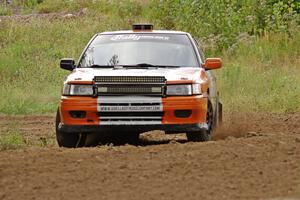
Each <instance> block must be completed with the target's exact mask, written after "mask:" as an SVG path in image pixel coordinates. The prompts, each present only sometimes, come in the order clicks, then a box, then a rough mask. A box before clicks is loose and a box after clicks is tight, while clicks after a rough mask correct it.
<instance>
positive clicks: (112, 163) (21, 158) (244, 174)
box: [0, 113, 300, 200]
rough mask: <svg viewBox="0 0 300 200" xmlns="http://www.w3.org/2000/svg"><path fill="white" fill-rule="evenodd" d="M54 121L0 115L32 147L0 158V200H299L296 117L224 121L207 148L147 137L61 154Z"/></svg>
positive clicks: (0, 126)
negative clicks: (135, 143) (43, 143)
mask: <svg viewBox="0 0 300 200" xmlns="http://www.w3.org/2000/svg"><path fill="white" fill-rule="evenodd" d="M53 121H54V120H53V116H49V117H48V116H43V117H40V116H32V117H0V132H1V134H4V133H5V132H6V131H8V130H9V129H10V128H11V127H12V126H14V127H13V128H14V129H16V130H19V131H20V132H21V133H22V134H23V135H24V138H25V139H26V140H28V141H31V144H32V145H31V147H29V148H25V149H22V150H10V151H1V152H0V188H1V189H0V199H20V198H22V199H270V200H271V199H300V156H299V155H300V125H299V122H300V114H299V113H291V114H287V115H276V114H249V113H248V114H247V115H242V116H237V115H229V116H226V119H225V121H226V123H225V124H224V126H223V128H222V129H220V130H219V131H218V134H216V136H215V137H214V141H211V142H206V143H190V142H187V141H186V138H185V136H184V135H183V134H180V135H176V136H165V135H164V134H162V133H161V132H154V133H153V132H152V133H151V134H149V133H145V134H143V136H142V137H141V144H140V146H131V145H125V146H113V145H105V146H100V147H96V148H82V149H64V148H58V147H57V146H56V143H55V138H54V129H53V127H54V123H53ZM41 137H43V138H46V139H47V141H48V143H47V147H43V148H41V147H39V146H40V138H41Z"/></svg>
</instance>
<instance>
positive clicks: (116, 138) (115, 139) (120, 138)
mask: <svg viewBox="0 0 300 200" xmlns="http://www.w3.org/2000/svg"><path fill="white" fill-rule="evenodd" d="M139 136H140V134H139V133H135V132H121V133H113V134H112V135H111V138H112V143H114V144H115V145H125V144H131V145H137V144H138V143H139Z"/></svg>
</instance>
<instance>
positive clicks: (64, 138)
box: [55, 110, 99, 148]
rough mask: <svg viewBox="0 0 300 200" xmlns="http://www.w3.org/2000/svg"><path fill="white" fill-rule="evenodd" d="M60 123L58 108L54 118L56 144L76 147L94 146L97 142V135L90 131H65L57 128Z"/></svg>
mask: <svg viewBox="0 0 300 200" xmlns="http://www.w3.org/2000/svg"><path fill="white" fill-rule="evenodd" d="M60 123H61V121H60V113H59V110H57V113H56V120H55V131H56V140H57V143H58V146H60V147H68V148H77V147H89V146H96V145H97V144H98V142H99V140H98V137H96V136H97V135H95V134H92V133H90V134H88V133H66V132H63V131H61V130H59V126H60Z"/></svg>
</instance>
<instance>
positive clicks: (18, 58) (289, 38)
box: [0, 0, 300, 115]
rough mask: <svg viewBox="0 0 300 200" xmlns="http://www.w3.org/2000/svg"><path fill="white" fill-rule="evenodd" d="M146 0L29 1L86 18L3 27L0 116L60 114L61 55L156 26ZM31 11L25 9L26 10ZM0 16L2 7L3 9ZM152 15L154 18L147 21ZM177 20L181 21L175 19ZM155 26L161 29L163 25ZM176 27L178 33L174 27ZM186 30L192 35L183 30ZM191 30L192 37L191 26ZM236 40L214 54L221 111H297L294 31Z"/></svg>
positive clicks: (38, 8)
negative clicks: (135, 25)
mask: <svg viewBox="0 0 300 200" xmlns="http://www.w3.org/2000/svg"><path fill="white" fill-rule="evenodd" d="M147 2H148V1H129V0H127V1H122V2H118V1H92V0H87V1H83V0H76V1H75V0H74V1H59V0H54V1H52V0H51V1H50V0H44V1H43V2H42V3H38V2H37V1H31V3H32V4H30V5H31V6H27V7H28V9H31V10H32V12H36V13H48V12H53V11H55V12H62V13H69V12H72V13H75V14H76V13H78V12H80V11H81V10H82V9H83V8H86V13H85V14H84V15H80V16H78V17H75V18H70V19H66V18H64V17H63V14H59V15H58V16H57V17H51V16H50V17H46V18H32V19H30V20H22V19H21V20H11V21H7V20H2V21H1V22H0V94H1V99H0V113H2V114H9V115H12V114H44V113H53V112H55V110H56V109H57V106H58V103H59V97H60V91H61V86H62V82H63V80H64V77H65V76H66V75H67V74H68V73H67V72H66V71H63V70H61V69H59V60H60V59H61V58H63V57H73V58H78V57H79V55H80V53H81V51H82V49H83V48H84V46H85V45H86V43H87V42H88V41H89V39H90V38H91V37H92V35H93V34H95V33H97V32H102V31H109V30H119V29H128V28H130V25H131V23H132V22H141V21H146V22H153V21H157V20H160V19H159V18H158V19H155V20H154V19H153V18H152V17H153V16H157V15H153V13H154V12H156V10H155V7H153V4H151V5H152V7H149V6H148V3H147ZM28 5H29V4H28ZM0 10H1V9H0ZM151 16H152V17H151ZM177 17H178V16H177ZM159 26H161V27H162V28H164V26H163V23H159ZM175 28H176V27H175ZM186 31H189V30H186ZM191 31H192V32H195V31H197V30H196V29H195V28H193V29H191ZM289 32H290V35H288V34H286V33H284V32H283V33H272V34H265V36H262V37H258V36H257V37H254V39H252V40H251V41H247V40H246V41H241V42H235V43H234V44H233V45H231V47H230V48H229V49H224V50H223V51H219V52H214V51H210V49H207V50H208V51H207V52H209V55H210V56H220V57H222V58H223V60H224V63H225V64H224V68H223V69H221V70H219V71H218V72H217V75H218V79H219V82H220V91H221V95H222V101H223V103H224V108H225V111H230V110H231V111H249V110H251V111H253V110H257V111H261V110H262V111H268V112H290V111H299V110H300V102H299V100H300V92H299V91H300V88H299V86H300V78H299V77H300V76H298V75H297V74H299V72H300V69H299V66H300V63H299V55H300V52H299V51H300V50H299V45H300V44H299V43H300V34H299V27H297V26H295V27H294V28H293V29H291V30H289Z"/></svg>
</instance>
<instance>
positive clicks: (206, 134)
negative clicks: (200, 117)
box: [186, 100, 214, 142]
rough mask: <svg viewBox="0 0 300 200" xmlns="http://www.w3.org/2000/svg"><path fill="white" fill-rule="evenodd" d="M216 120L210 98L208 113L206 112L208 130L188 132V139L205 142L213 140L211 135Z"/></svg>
mask: <svg viewBox="0 0 300 200" xmlns="http://www.w3.org/2000/svg"><path fill="white" fill-rule="evenodd" d="M213 122H214V112H213V108H212V104H211V102H210V101H209V100H208V103H207V113H206V123H207V126H208V129H207V130H202V131H199V132H187V133H186V137H187V139H188V141H192V142H205V141H209V140H211V136H212V133H213V126H214V124H213Z"/></svg>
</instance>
